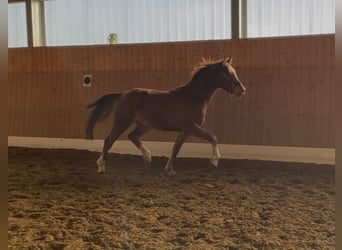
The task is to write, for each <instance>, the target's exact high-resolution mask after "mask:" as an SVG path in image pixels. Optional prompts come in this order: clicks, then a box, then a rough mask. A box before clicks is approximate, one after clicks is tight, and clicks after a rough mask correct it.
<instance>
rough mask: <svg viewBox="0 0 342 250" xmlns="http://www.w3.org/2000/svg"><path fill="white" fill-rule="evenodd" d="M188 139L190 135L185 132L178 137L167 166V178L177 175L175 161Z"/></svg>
mask: <svg viewBox="0 0 342 250" xmlns="http://www.w3.org/2000/svg"><path fill="white" fill-rule="evenodd" d="M187 137H188V134H187V133H185V132H180V133H179V134H178V135H177V138H176V141H175V144H174V145H173V148H172V154H171V156H170V158H169V160H168V161H167V163H166V166H165V174H166V175H167V176H174V175H176V174H177V173H176V171H175V170H174V161H175V159H176V157H177V155H178V153H179V150H180V149H181V147H182V145H183V143H184V141H185V140H186V138H187Z"/></svg>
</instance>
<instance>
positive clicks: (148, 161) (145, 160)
mask: <svg viewBox="0 0 342 250" xmlns="http://www.w3.org/2000/svg"><path fill="white" fill-rule="evenodd" d="M143 160H144V165H145V166H149V165H151V162H152V159H151V157H148V158H147V157H143Z"/></svg>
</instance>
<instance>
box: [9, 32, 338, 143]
mask: <svg viewBox="0 0 342 250" xmlns="http://www.w3.org/2000/svg"><path fill="white" fill-rule="evenodd" d="M334 39H335V38H334V36H333V35H322V36H303V37H284V38H268V39H242V40H220V41H203V42H199V41H197V42H184V43H181V42H176V43H160V44H129V45H122V44H119V45H103V46H70V47H39V48H10V49H9V51H8V58H9V59H8V61H9V65H8V71H9V72H8V76H9V91H8V94H9V118H8V121H9V135H11V136H41V137H63V138H84V127H85V123H86V120H87V116H88V111H87V110H86V108H85V106H86V105H87V103H89V102H91V101H93V100H94V99H96V98H98V97H100V96H102V95H103V94H106V93H108V92H115V91H118V92H120V91H124V90H126V89H129V88H134V87H146V88H156V89H161V90H166V89H170V88H174V87H176V86H178V85H180V84H183V83H185V82H187V81H188V80H189V79H190V73H191V70H192V68H193V66H195V65H196V64H197V63H198V62H199V61H200V60H201V58H202V57H209V56H210V57H212V58H213V59H219V58H224V57H226V56H232V57H234V64H235V65H236V66H238V74H239V77H240V79H241V80H242V81H243V82H244V83H245V85H246V87H247V89H248V92H247V94H246V95H245V96H244V97H243V98H241V99H238V98H231V97H229V96H228V95H227V94H226V93H224V92H223V91H217V92H216V93H215V96H214V99H213V101H212V103H211V106H210V107H209V109H208V116H207V120H206V123H205V126H206V127H207V128H208V129H209V130H211V131H213V132H214V133H215V134H216V136H217V137H218V140H219V143H226V144H246V145H272V146H302V147H329V148H332V147H334V126H333V124H334V123H333V121H334V116H333V113H334V102H335V100H334V99H333V98H334V94H333V93H334V92H333V91H334V82H333V81H334ZM85 74H90V75H92V77H93V83H92V86H91V87H84V86H83V82H82V81H83V75H85ZM110 125H111V121H107V122H104V123H102V124H99V125H98V126H97V127H96V130H95V138H104V137H105V136H106V133H107V131H108V129H109V127H110ZM127 133H128V131H127V132H125V133H124V134H123V135H122V136H121V138H120V139H125V138H126V135H127ZM175 136H176V135H175V134H174V133H170V132H160V131H151V132H149V133H148V134H146V135H144V136H143V139H144V140H149V141H151V140H156V141H173V140H174V138H175ZM189 141H194V142H198V141H200V140H198V139H196V138H193V137H191V138H189Z"/></svg>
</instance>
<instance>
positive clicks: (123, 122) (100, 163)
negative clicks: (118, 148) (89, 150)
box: [96, 113, 133, 173]
mask: <svg viewBox="0 0 342 250" xmlns="http://www.w3.org/2000/svg"><path fill="white" fill-rule="evenodd" d="M132 122H133V118H132V117H131V116H127V114H126V115H125V114H124V113H121V115H120V114H117V115H116V117H115V121H114V127H113V129H112V130H111V132H110V133H109V135H108V136H107V137H106V139H105V140H104V144H103V149H102V154H101V156H100V157H99V158H98V159H97V161H96V163H97V168H98V169H97V172H98V173H101V172H104V171H105V170H106V159H107V154H108V151H109V150H110V148H111V147H112V146H113V144H114V142H115V141H116V140H117V139H118V137H119V136H120V135H121V134H122V133H123V132H124V131H125V130H126V129H127V128H128V127H129V125H130V124H131V123H132Z"/></svg>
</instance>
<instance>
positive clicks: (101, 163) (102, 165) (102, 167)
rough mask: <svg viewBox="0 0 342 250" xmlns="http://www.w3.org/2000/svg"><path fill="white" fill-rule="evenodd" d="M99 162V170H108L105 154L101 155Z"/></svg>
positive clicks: (99, 171) (100, 171)
mask: <svg viewBox="0 0 342 250" xmlns="http://www.w3.org/2000/svg"><path fill="white" fill-rule="evenodd" d="M96 163H97V172H98V173H102V172H104V171H105V170H106V161H105V160H104V159H103V156H102V155H101V156H100V158H99V159H97V161H96Z"/></svg>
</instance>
